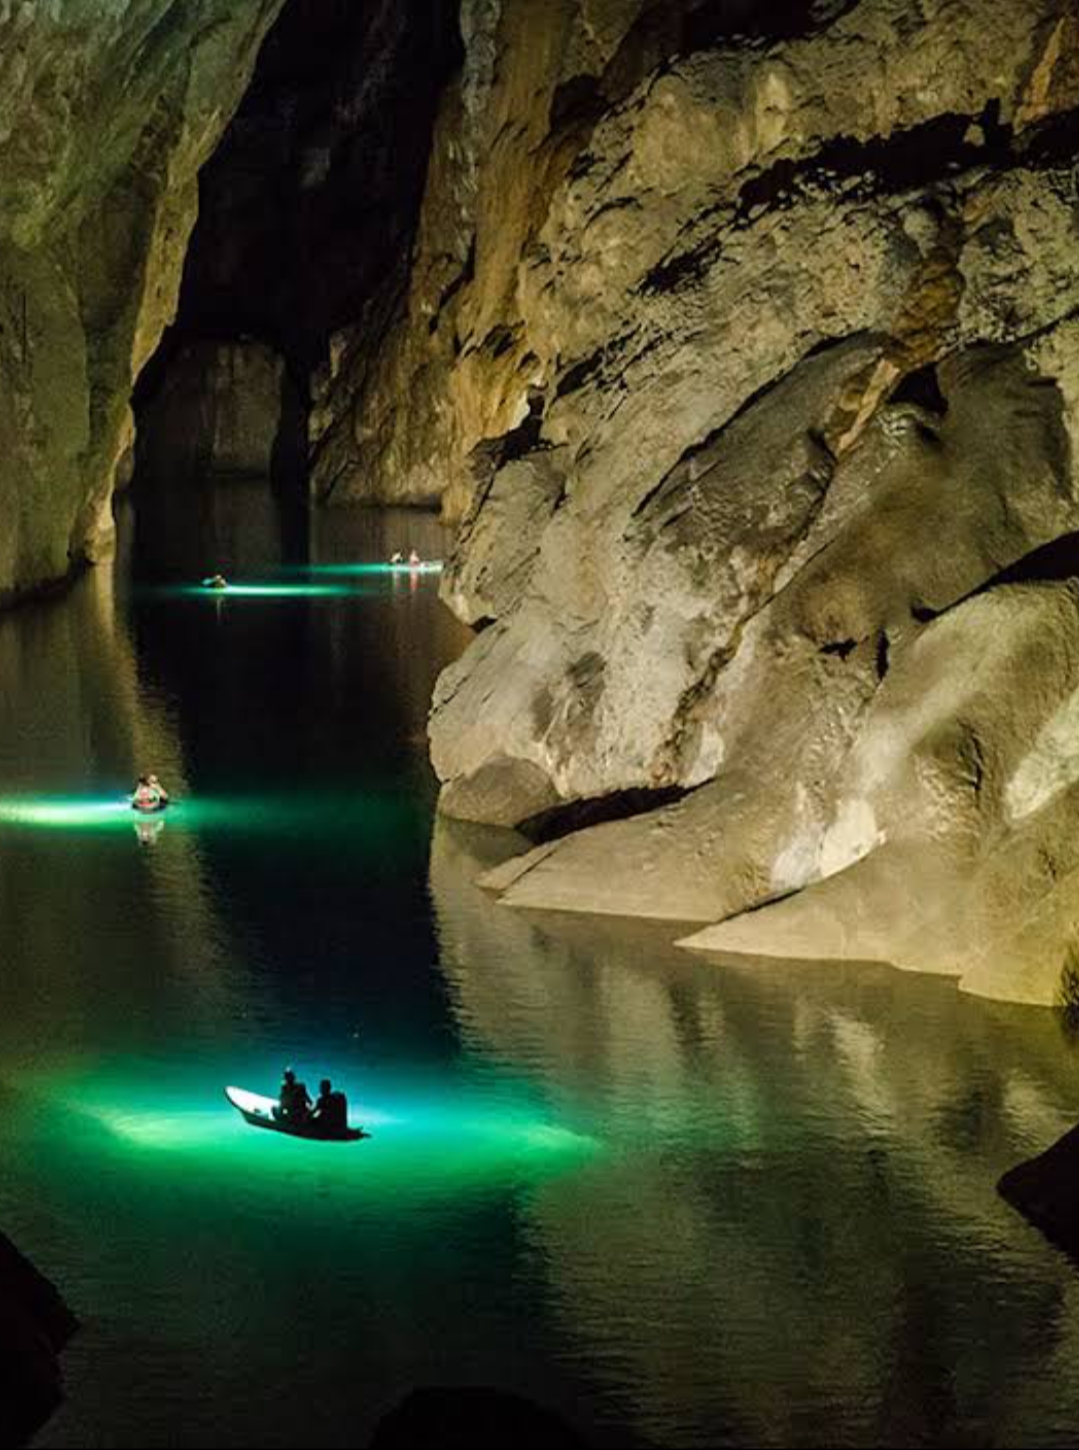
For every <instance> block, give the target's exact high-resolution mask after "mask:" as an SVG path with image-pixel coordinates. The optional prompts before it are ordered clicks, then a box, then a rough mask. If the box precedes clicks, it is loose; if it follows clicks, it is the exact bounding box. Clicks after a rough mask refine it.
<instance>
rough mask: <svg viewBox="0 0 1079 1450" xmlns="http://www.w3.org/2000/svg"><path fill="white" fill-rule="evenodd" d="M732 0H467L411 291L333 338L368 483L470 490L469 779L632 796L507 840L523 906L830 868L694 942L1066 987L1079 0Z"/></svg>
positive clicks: (455, 564) (777, 891) (455, 494)
mask: <svg viewBox="0 0 1079 1450" xmlns="http://www.w3.org/2000/svg"><path fill="white" fill-rule="evenodd" d="M709 13H710V14H711V15H712V20H711V22H710V23H709V24H706V23H705V20H704V14H705V12H704V9H703V8H701V7H697V6H695V5H692V4H684V5H676V6H672V7H667V8H666V9H665V12H664V18H663V19H662V20H661V19H660V18H659V17H658V16H657V14H656V13H655V12H653V11H651V10H649V9H647V8H646V7H644V6H641V5H638V4H633V3H626V4H621V5H618V4H616V5H611V6H605V7H602V9H601V8H600V7H596V6H592V5H588V4H585V3H583V0H562V3H559V4H555V5H551V6H549V7H547V6H545V7H543V8H542V14H541V13H540V10H539V8H538V7H533V6H529V5H527V4H521V3H517V4H514V3H507V4H503V5H487V6H480V5H476V6H469V7H466V10H465V25H464V36H465V43H466V49H467V59H466V63H465V67H464V70H463V73H462V76H461V79H460V82H459V84H458V86H457V87H456V88H455V89H453V90H452V91H451V93H449V94H448V95H447V98H446V100H445V103H444V106H443V110H442V114H441V117H440V121H439V126H438V129H437V131H436V140H435V146H434V153H433V159H432V167H431V171H430V174H429V178H428V187H427V194H426V199H425V207H424V214H423V217H422V219H421V225H420V232H419V237H418V244H417V254H416V261H415V264H414V267H413V273H412V279H411V284H410V292H409V296H408V299H407V305H406V309H405V312H406V315H405V317H404V319H403V321H402V322H401V323H400V324H399V325H398V326H397V327H396V328H395V329H393V330H391V332H390V333H389V334H388V335H387V336H386V338H385V339H384V341H383V343H382V345H381V348H380V350H379V351H378V352H377V354H376V357H375V359H374V360H372V358H371V357H370V355H369V353H365V354H364V356H363V361H362V367H360V366H358V365H357V366H351V365H350V357H351V356H352V354H350V351H349V347H348V346H347V345H345V346H343V348H342V350H341V352H340V355H339V357H338V364H339V366H338V369H337V375H336V381H335V383H334V384H333V386H332V388H331V405H330V406H331V411H332V410H333V409H334V408H336V413H337V417H338V418H339V420H340V422H339V425H338V426H339V429H347V432H348V437H349V438H350V439H351V443H350V445H349V446H350V447H351V448H352V455H351V457H352V467H351V472H350V470H349V468H347V467H343V466H342V463H341V456H340V454H338V455H336V462H335V467H334V474H333V478H334V487H335V490H336V491H337V492H339V493H342V494H346V493H350V492H351V493H360V494H364V495H366V496H369V497H371V496H373V497H382V498H404V497H412V498H416V499H420V498H426V497H429V496H432V495H434V494H437V493H442V496H443V500H444V505H445V507H446V508H447V509H448V511H449V512H450V513H451V514H459V515H460V516H461V518H462V527H461V533H460V537H459V541H458V546H457V550H456V555H455V558H454V559H453V560H452V561H451V563H450V566H449V568H448V570H447V573H446V575H445V577H444V582H443V592H444V597H445V598H446V599H447V600H448V602H450V603H451V605H452V606H453V607H454V608H455V610H456V611H457V612H458V613H459V614H460V615H461V616H462V617H463V618H465V619H467V620H469V621H471V622H474V623H482V624H483V625H485V626H486V628H485V629H484V630H483V633H482V634H481V635H480V637H479V638H478V639H477V641H476V642H475V643H474V645H473V646H472V648H471V649H470V650H469V651H468V652H467V653H466V654H465V656H464V657H463V658H462V659H461V660H460V661H459V662H458V663H456V664H455V665H453V666H451V667H450V668H449V669H448V670H447V671H446V673H445V674H444V675H443V677H442V680H441V681H440V685H439V689H438V691H437V692H436V698H435V705H434V711H433V715H432V720H431V740H432V751H433V758H434V762H435V766H436V769H437V770H438V772H439V775H440V777H441V778H442V780H443V790H442V807H443V809H444V810H445V811H446V812H447V813H449V814H452V815H456V816H460V817H463V818H466V819H473V820H481V821H494V822H498V823H502V824H519V823H522V822H526V821H527V820H528V819H529V818H531V817H533V816H536V815H541V814H544V815H549V813H550V812H552V811H557V809H558V808H559V807H565V806H567V805H571V804H574V803H578V802H599V803H602V802H605V801H606V802H608V803H609V805H610V806H611V811H610V813H611V814H618V813H619V811H620V810H621V813H622V814H625V811H626V809H632V810H633V811H634V812H636V814H634V816H633V818H632V819H629V820H618V821H615V822H612V823H608V824H605V825H600V826H595V827H592V828H590V829H586V830H583V831H582V830H578V831H575V832H573V833H572V834H571V835H569V836H568V837H566V838H565V839H563V840H562V841H559V842H555V843H554V844H552V843H551V842H547V843H546V844H545V845H544V846H543V847H542V848H541V849H540V851H539V852H537V853H536V854H535V855H534V856H532V857H528V858H526V859H525V860H524V861H523V862H520V863H518V864H517V865H516V866H511V867H508V868H504V869H503V870H502V871H501V872H500V873H498V874H497V875H496V876H495V878H494V880H493V882H492V884H494V885H497V886H502V887H507V886H508V891H507V895H506V900H507V901H509V902H510V903H512V904H516V905H528V906H545V907H556V908H568V909H574V910H599V911H607V912H618V913H630V914H644V915H653V916H660V917H667V918H671V919H680V920H687V919H688V920H697V921H700V922H715V921H718V920H721V919H725V918H729V917H732V916H735V917H737V916H738V913H741V912H744V911H745V910H746V909H747V908H750V907H759V906H761V905H762V904H764V903H767V902H769V901H770V900H772V899H773V898H776V897H782V896H789V894H790V893H802V892H804V893H805V894H804V896H802V895H798V896H795V897H791V898H790V899H789V900H787V901H785V902H784V903H783V904H782V905H779V906H775V907H768V908H767V909H765V910H761V911H757V912H755V913H754V914H753V915H752V916H751V917H745V918H739V919H738V920H737V921H736V922H735V923H732V924H730V925H729V926H725V927H722V928H719V929H717V931H716V932H715V933H714V934H709V935H706V936H704V937H700V938H698V939H697V942H696V943H695V944H697V945H707V946H716V947H719V946H722V947H723V948H724V949H728V950H735V949H738V950H744V951H751V952H753V953H768V952H775V953H793V954H796V955H799V956H807V955H809V956H826V957H835V956H853V957H867V956H868V957H873V958H883V959H885V960H889V961H899V962H900V964H904V965H910V966H917V967H919V968H922V969H927V970H934V971H943V972H955V973H958V974H960V975H962V976H963V978H964V981H965V983H966V985H967V986H969V987H971V988H974V989H976V990H980V991H986V992H991V993H994V994H1004V995H1018V996H1021V997H1023V998H1027V999H1032V1000H1037V1001H1046V1000H1051V999H1052V996H1053V993H1054V991H1055V986H1056V977H1057V974H1058V972H1059V966H1060V947H1061V944H1062V941H1063V940H1064V939H1065V938H1066V937H1067V936H1068V934H1069V933H1070V932H1071V931H1072V930H1073V927H1075V926H1079V920H1077V921H1076V922H1073V921H1072V913H1071V911H1070V908H1069V907H1068V905H1067V891H1066V889H1065V886H1064V884H1063V883H1064V878H1065V876H1066V874H1067V872H1068V871H1069V870H1070V869H1071V868H1070V864H1069V863H1070V855H1069V849H1068V847H1067V839H1068V834H1069V833H1068V828H1067V817H1068V811H1069V802H1070V800H1071V796H1070V792H1071V789H1072V784H1073V779H1074V778H1075V777H1076V776H1079V755H1077V754H1076V752H1075V748H1074V746H1073V744H1072V739H1073V736H1072V734H1071V733H1070V732H1069V730H1068V728H1067V723H1066V721H1067V718H1068V712H1069V709H1070V706H1069V701H1070V700H1071V698H1072V694H1073V692H1074V691H1075V689H1076V688H1077V686H1079V680H1077V679H1076V678H1075V676H1074V669H1073V663H1072V662H1073V660H1074V659H1075V658H1076V653H1077V649H1079V637H1077V635H1076V626H1075V608H1074V597H1073V594H1072V592H1071V590H1070V589H1069V587H1068V585H1067V583H1066V580H1067V578H1068V577H1069V576H1070V574H1071V572H1072V571H1073V568H1075V569H1079V562H1073V561H1072V560H1071V552H1072V551H1071V538H1072V536H1073V534H1074V533H1075V531H1076V530H1079V500H1077V497H1076V473H1075V463H1074V450H1075V444H1076V439H1077V437H1079V322H1077V321H1076V313H1077V309H1079V264H1077V262H1079V239H1077V236H1076V226H1075V216H1076V210H1075V208H1076V203H1077V200H1079V196H1077V191H1076V173H1075V169H1074V161H1075V156H1076V152H1077V149H1079V21H1077V20H1076V17H1075V16H1074V14H1073V8H1072V7H1071V6H1070V5H1068V4H1064V3H1062V0H1040V3H1036V4H1032V5H1028V6H1022V7H1017V6H1015V5H1013V4H1011V3H1010V0H1009V3H1005V0H993V3H991V4H988V5H985V4H973V3H969V0H967V3H960V4H947V5H945V4H938V3H932V4H929V5H924V6H920V7H914V6H912V5H910V4H909V3H906V0H864V3H861V4H856V5H841V4H835V5H828V4H819V5H805V6H789V7H787V6H783V7H779V9H778V10H776V11H774V12H773V13H772V15H771V18H770V19H769V20H767V21H761V20H760V19H759V17H758V19H757V20H756V21H753V20H752V18H751V17H750V15H749V12H748V10H746V8H745V7H738V6H734V7H732V8H731V9H730V10H729V11H726V12H724V18H722V19H720V20H717V19H716V18H715V11H714V10H710V11H709ZM754 25H756V26H757V27H758V31H757V33H752V32H753V26H754ZM761 26H764V27H767V28H766V30H765V32H764V33H760V27H761ZM356 346H358V342H357V343H356ZM354 350H355V348H354ZM402 396H408V397H409V399H410V406H409V408H408V409H407V410H403V409H401V408H400V407H399V406H398V401H399V399H400V398H401V397H402ZM317 474H318V467H317V465H316V475H317ZM1054 542H1056V553H1054V554H1053V555H1052V557H1051V558H1049V559H1047V558H1046V557H1045V556H1044V555H1043V554H1042V553H1041V552H1040V551H1041V550H1043V549H1044V548H1045V546H1047V545H1052V544H1054ZM990 642H991V644H992V648H991V649H989V648H988V646H989V645H990ZM649 791H661V792H663V794H662V796H657V797H655V798H654V801H655V803H657V804H658V803H659V802H662V806H661V808H660V809H658V810H652V811H651V812H648V813H645V814H641V809H642V806H645V805H647V804H648V803H649V802H648V797H647V795H646V794H643V793H647V792H649ZM679 793H682V794H685V799H681V800H676V801H673V802H672V799H671V797H672V795H678V794H679ZM686 793H688V794H686ZM569 823H570V824H573V823H574V822H572V821H570V822H569ZM908 861H909V862H910V863H912V864H911V865H910V868H909V870H908V867H907V864H906V863H907V862H908ZM840 873H842V874H840ZM819 883H827V885H823V884H819ZM1005 887H1006V890H1005ZM960 897H961V898H962V899H963V901H964V902H965V903H966V906H967V916H966V920H967V923H968V926H967V928H966V930H965V932H964V933H961V934H957V932H956V929H955V920H956V917H955V916H954V914H953V916H952V917H951V918H950V922H946V921H945V920H944V917H945V915H946V913H947V912H949V911H951V912H953V913H954V909H955V902H956V901H957V900H958V899H959V898H960ZM833 898H834V903H833ZM1005 926H1006V928H1007V929H1006V930H1004V929H1003V928H1004V927H1005Z"/></svg>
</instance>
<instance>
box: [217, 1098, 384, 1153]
mask: <svg viewBox="0 0 1079 1450" xmlns="http://www.w3.org/2000/svg"><path fill="white" fill-rule="evenodd" d="M225 1096H226V1097H227V1098H228V1100H229V1102H230V1103H231V1104H232V1106H233V1107H234V1108H235V1109H236V1111H237V1112H238V1113H239V1114H240V1116H241V1118H243V1120H244V1122H245V1123H250V1124H251V1126H252V1127H253V1128H270V1129H271V1130H272V1131H273V1132H275V1133H288V1135H289V1136H290V1137H292V1138H311V1139H313V1140H314V1141H315V1142H318V1143H355V1142H357V1141H358V1140H359V1139H360V1138H369V1137H370V1136H371V1134H370V1133H365V1132H364V1131H363V1129H362V1128H344V1129H340V1130H337V1131H333V1130H327V1129H326V1128H323V1127H322V1126H321V1125H320V1124H319V1123H317V1122H315V1123H288V1122H285V1121H284V1120H283V1119H281V1118H275V1117H274V1115H273V1110H274V1108H276V1107H277V1099H276V1098H264V1097H262V1096H261V1095H260V1094H259V1093H249V1092H248V1091H247V1090H246V1089H245V1088H238V1087H227V1088H226V1089H225Z"/></svg>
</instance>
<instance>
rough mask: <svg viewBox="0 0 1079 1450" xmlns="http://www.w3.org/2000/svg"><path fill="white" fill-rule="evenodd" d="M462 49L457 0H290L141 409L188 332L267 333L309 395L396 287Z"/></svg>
mask: <svg viewBox="0 0 1079 1450" xmlns="http://www.w3.org/2000/svg"><path fill="white" fill-rule="evenodd" d="M462 58H463V47H462V42H461V37H460V33H459V29H458V20H457V6H456V4H455V3H453V0H429V3H426V4H425V5H423V6H419V5H416V6H393V5H387V4H380V5H370V6H368V5H361V4H357V3H355V0H319V3H318V4H317V5H308V4H305V3H303V0H286V3H285V4H284V6H283V8H282V9H281V12H280V14H279V15H278V17H277V20H276V21H275V22H274V24H273V25H272V26H271V27H270V29H269V31H268V32H267V35H266V38H265V41H264V42H263V45H262V48H261V50H260V52H259V56H258V59H257V62H256V66H255V70H254V74H253V76H252V79H251V83H250V85H249V87H248V90H247V92H246V94H245V96H244V98H243V100H242V102H241V104H240V106H239V108H238V110H237V112H236V114H235V116H234V117H233V119H232V121H231V122H230V124H229V126H228V128H227V129H226V131H225V134H224V136H223V137H222V139H221V142H220V144H219V146H218V148H217V150H216V151H215V153H214V155H213V156H212V157H211V158H210V160H209V161H208V162H207V164H206V165H205V166H204V167H203V169H202V172H201V173H200V177H199V215H198V221H197V224H196V226H195V230H194V232H193V233H192V236H191V240H190V243H189V246H188V249H187V256H186V259H185V264H184V274H183V282H182V287H181V293H180V299H179V306H178V309H177V315H176V319H175V321H174V323H173V324H172V326H171V327H170V328H169V329H167V330H166V333H165V336H164V337H163V339H162V342H161V345H160V348H159V349H158V351H157V354H156V356H155V357H154V358H153V359H152V360H151V362H150V363H149V364H148V366H147V367H146V368H145V369H144V370H143V375H142V377H141V378H140V380H139V384H138V389H137V394H136V398H135V400H134V401H135V406H136V412H137V414H139V413H141V412H142V410H143V409H144V408H145V406H146V404H147V403H148V401H150V400H152V398H153V397H154V396H155V394H156V393H157V391H158V390H159V389H160V387H161V386H162V385H163V382H164V379H165V377H166V376H167V374H168V373H169V371H170V369H171V367H172V365H173V363H174V362H176V361H177V360H179V359H180V358H181V356H182V354H183V353H184V351H185V349H187V348H188V347H189V345H191V344H196V345H201V344H203V343H225V344H229V343H235V342H246V341H256V342H259V343H262V344H265V345H267V346H269V347H270V348H272V349H273V350H274V351H275V352H276V353H277V354H278V355H279V356H280V357H282V358H283V359H284V361H285V364H286V366H287V368H288V370H289V373H290V375H291V377H292V379H293V382H294V384H295V387H296V389H297V391H298V392H299V393H300V394H301V395H303V396H306V395H307V393H308V391H309V379H310V376H311V373H312V371H313V369H315V368H316V367H318V366H319V365H320V364H321V363H322V362H323V361H324V360H325V358H326V356H327V351H328V345H329V338H330V337H331V335H332V334H333V333H334V332H336V331H338V330H339V329H340V328H342V327H345V326H355V325H356V322H357V319H363V318H366V317H367V316H368V315H369V314H370V312H371V309H372V306H373V305H375V304H377V303H378V301H379V299H380V297H381V296H382V294H383V293H384V292H385V291H386V290H387V289H391V290H392V289H395V288H398V287H399V283H398V281H397V276H398V273H399V272H400V270H401V263H402V259H404V258H407V256H408V254H409V251H410V248H411V245H412V238H413V236H414V234H415V229H416V225H417V222H418V219H419V214H420V205H421V201H422V196H423V191H424V186H425V181H426V172H427V165H428V158H429V153H430V148H431V135H432V131H433V126H434V119H435V113H436V110H437V106H438V101H439V97H440V95H441V92H442V88H443V86H444V85H445V83H446V82H447V81H448V80H449V78H450V76H451V75H452V74H453V72H454V71H455V70H456V69H457V68H458V67H459V66H460V64H461V60H462ZM457 285H461V282H460V280H459V281H458V283H457ZM376 310H377V309H376ZM140 421H141V420H140Z"/></svg>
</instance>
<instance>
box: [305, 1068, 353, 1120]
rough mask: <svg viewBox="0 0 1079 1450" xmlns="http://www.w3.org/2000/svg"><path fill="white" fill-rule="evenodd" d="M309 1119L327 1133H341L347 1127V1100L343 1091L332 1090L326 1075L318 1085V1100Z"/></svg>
mask: <svg viewBox="0 0 1079 1450" xmlns="http://www.w3.org/2000/svg"><path fill="white" fill-rule="evenodd" d="M311 1121H312V1123H317V1124H318V1126H319V1127H320V1128H322V1129H323V1130H324V1131H325V1132H327V1133H343V1132H344V1131H345V1129H346V1128H347V1127H348V1101H347V1099H346V1098H345V1095H344V1093H342V1092H334V1091H333V1087H332V1085H331V1083H330V1079H329V1078H328V1077H324V1078H323V1079H322V1081H321V1082H320V1083H319V1085H318V1101H317V1102H316V1103H315V1109H314V1112H313V1113H312V1114H311Z"/></svg>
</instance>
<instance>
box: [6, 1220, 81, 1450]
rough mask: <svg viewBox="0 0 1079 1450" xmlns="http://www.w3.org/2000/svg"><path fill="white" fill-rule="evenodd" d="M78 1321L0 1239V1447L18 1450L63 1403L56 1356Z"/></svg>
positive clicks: (47, 1282) (31, 1266)
mask: <svg viewBox="0 0 1079 1450" xmlns="http://www.w3.org/2000/svg"><path fill="white" fill-rule="evenodd" d="M77 1324H78V1321H77V1320H76V1319H75V1316H74V1315H73V1314H72V1313H71V1311H70V1310H69V1309H68V1307H67V1305H66V1304H65V1303H64V1301H63V1299H62V1298H61V1297H60V1295H59V1293H58V1292H57V1290H56V1289H55V1288H54V1287H53V1285H52V1284H50V1283H49V1281H48V1279H46V1278H45V1277H44V1276H43V1275H42V1274H40V1273H38V1271H37V1270H36V1269H35V1268H34V1266H33V1265H32V1264H31V1263H30V1262H29V1261H28V1260H27V1259H25V1258H23V1256H22V1255H21V1254H20V1253H19V1251H18V1249H16V1247H15V1245H14V1244H13V1243H12V1242H11V1241H10V1239H7V1238H5V1237H4V1235H3V1234H0V1444H2V1445H23V1444H25V1443H26V1442H27V1441H28V1440H29V1439H30V1437H31V1436H32V1435H34V1434H35V1433H36V1432H37V1431H38V1430H39V1429H40V1428H41V1426H42V1425H43V1424H44V1423H45V1421H46V1420H47V1419H48V1418H49V1416H50V1415H51V1414H52V1412H53V1411H54V1410H55V1409H56V1407H57V1405H58V1404H59V1403H60V1401H61V1399H62V1398H63V1393H62V1390H61V1383H60V1366H59V1362H58V1356H59V1353H60V1350H61V1349H62V1348H63V1347H64V1345H65V1344H66V1343H67V1341H68V1340H69V1339H70V1338H71V1336H72V1334H73V1333H74V1332H75V1329H76V1328H77Z"/></svg>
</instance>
